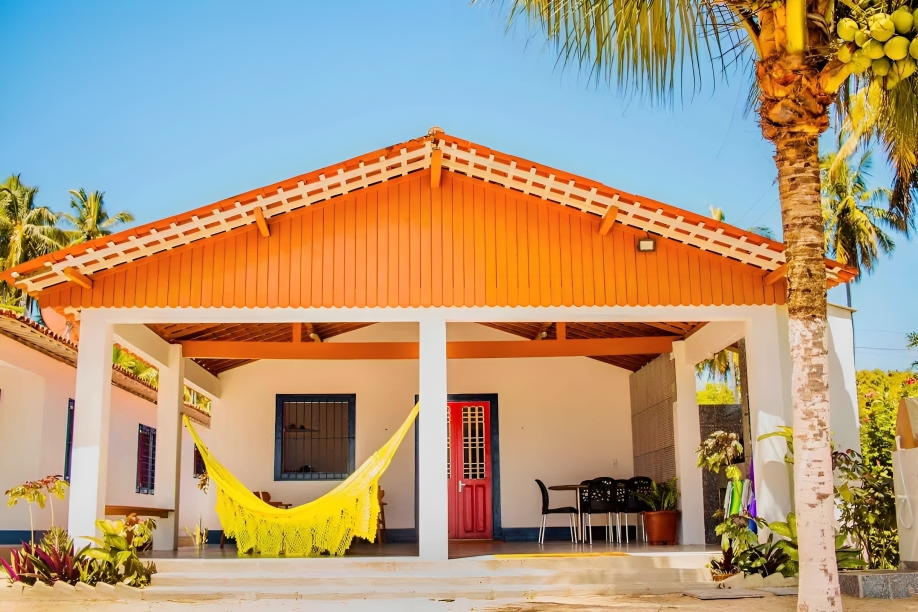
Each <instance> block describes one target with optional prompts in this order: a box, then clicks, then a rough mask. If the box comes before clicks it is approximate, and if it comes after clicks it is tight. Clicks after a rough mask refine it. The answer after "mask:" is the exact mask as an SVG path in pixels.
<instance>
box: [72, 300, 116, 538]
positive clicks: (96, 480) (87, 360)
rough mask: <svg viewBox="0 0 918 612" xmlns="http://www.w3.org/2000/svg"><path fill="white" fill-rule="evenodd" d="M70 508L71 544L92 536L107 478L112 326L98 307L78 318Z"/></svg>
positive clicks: (102, 512)
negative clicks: (73, 541) (78, 336)
mask: <svg viewBox="0 0 918 612" xmlns="http://www.w3.org/2000/svg"><path fill="white" fill-rule="evenodd" d="M74 399H75V408H74V424H73V462H72V464H71V471H70V512H69V515H68V520H67V529H68V531H69V532H70V535H71V536H72V537H73V538H74V539H75V540H76V548H77V549H79V548H81V547H82V546H84V545H86V544H89V542H88V541H86V540H84V539H83V536H97V535H98V534H97V532H96V524H95V523H96V521H97V520H98V519H101V518H105V489H106V483H107V480H108V443H109V415H110V413H111V399H112V326H111V325H110V324H109V323H107V322H106V321H105V319H104V318H103V317H102V316H101V314H100V313H99V312H98V311H93V310H89V309H87V310H84V311H83V316H82V318H81V321H80V351H79V353H78V355H77V374H76V397H75V398H74Z"/></svg>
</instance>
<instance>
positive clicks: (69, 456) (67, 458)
mask: <svg viewBox="0 0 918 612" xmlns="http://www.w3.org/2000/svg"><path fill="white" fill-rule="evenodd" d="M75 407H76V402H74V401H73V400H72V399H69V400H67V437H66V439H65V440H64V480H66V481H67V482H70V469H71V467H72V465H73V410H74V408H75Z"/></svg>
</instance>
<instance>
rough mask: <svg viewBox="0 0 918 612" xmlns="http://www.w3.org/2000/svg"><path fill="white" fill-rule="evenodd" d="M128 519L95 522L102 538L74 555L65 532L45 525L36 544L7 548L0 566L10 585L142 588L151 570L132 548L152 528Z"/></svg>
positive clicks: (146, 537)
mask: <svg viewBox="0 0 918 612" xmlns="http://www.w3.org/2000/svg"><path fill="white" fill-rule="evenodd" d="M132 516H133V522H131V517H128V519H127V520H122V521H107V520H99V521H96V526H97V527H98V528H99V530H100V531H102V534H103V536H102V538H101V539H99V538H89V537H87V538H86V539H88V540H91V541H92V542H93V543H95V544H97V547H96V548H93V547H91V545H86V546H85V547H84V548H82V549H80V550H79V551H76V552H75V551H74V546H73V540H72V539H71V537H70V535H69V534H68V533H67V531H66V530H65V529H62V528H60V527H51V529H49V530H48V531H47V532H46V533H45V535H44V537H43V538H42V540H41V542H39V543H38V544H37V545H35V544H28V543H26V542H23V543H22V547H21V548H20V549H19V550H13V551H11V554H10V561H6V560H4V559H0V568H2V569H3V571H4V572H5V573H6V576H7V580H9V581H10V582H22V583H24V584H28V585H33V584H35V583H36V582H42V583H44V584H46V585H48V586H54V584H55V583H56V582H65V583H67V584H76V583H78V582H82V583H85V584H89V585H96V584H98V583H100V582H101V583H105V584H118V583H123V584H127V585H129V586H134V587H139V588H143V587H145V586H147V585H149V584H150V580H151V578H152V576H153V574H155V573H156V566H155V565H154V564H153V563H152V562H148V563H146V564H144V563H143V562H142V561H141V560H140V558H138V556H137V550H138V549H139V548H140V547H141V546H142V545H145V544H146V543H148V542H149V541H150V538H151V537H152V533H153V529H155V527H156V525H155V524H154V523H153V522H152V520H149V519H148V520H146V521H141V520H138V519H137V518H136V516H134V515H132Z"/></svg>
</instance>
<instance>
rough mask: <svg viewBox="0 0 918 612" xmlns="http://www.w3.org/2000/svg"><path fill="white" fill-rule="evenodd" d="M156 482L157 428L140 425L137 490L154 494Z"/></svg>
mask: <svg viewBox="0 0 918 612" xmlns="http://www.w3.org/2000/svg"><path fill="white" fill-rule="evenodd" d="M155 484H156V429H155V428H153V427H148V426H146V425H140V426H139V427H138V431H137V492H138V493H144V494H146V495H153V489H154V485H155Z"/></svg>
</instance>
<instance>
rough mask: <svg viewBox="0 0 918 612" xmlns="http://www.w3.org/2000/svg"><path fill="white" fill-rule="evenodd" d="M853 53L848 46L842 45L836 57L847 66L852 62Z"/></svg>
mask: <svg viewBox="0 0 918 612" xmlns="http://www.w3.org/2000/svg"><path fill="white" fill-rule="evenodd" d="M851 53H852V51H851V49H850V48H849V47H848V45H842V46H841V47H839V49H838V53H836V54H835V56H836V57H837V58H838V61H840V62H842V63H843V64H847V63H848V62H850V61H851Z"/></svg>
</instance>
